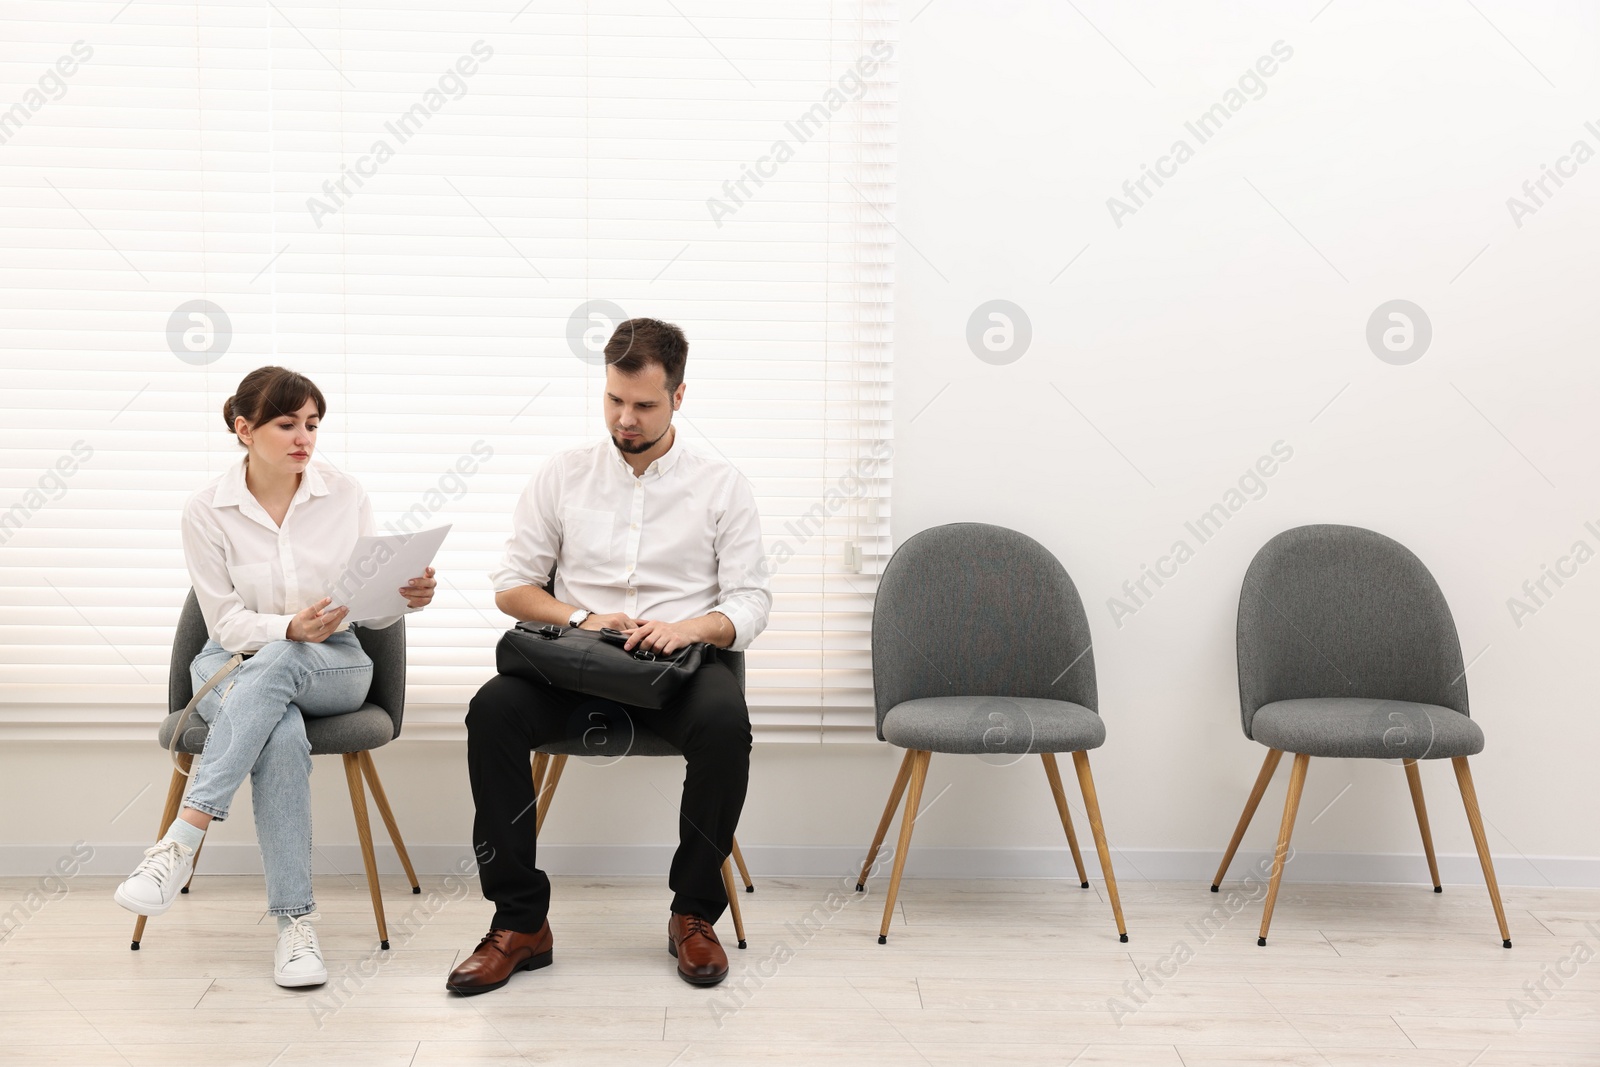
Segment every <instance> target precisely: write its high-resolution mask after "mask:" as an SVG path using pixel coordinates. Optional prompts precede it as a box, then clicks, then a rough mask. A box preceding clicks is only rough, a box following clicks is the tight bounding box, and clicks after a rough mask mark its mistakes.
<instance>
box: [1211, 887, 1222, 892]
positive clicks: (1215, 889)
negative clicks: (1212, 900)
mask: <svg viewBox="0 0 1600 1067" xmlns="http://www.w3.org/2000/svg"><path fill="white" fill-rule="evenodd" d="M1211 891H1212V892H1213V893H1216V892H1220V890H1218V889H1217V887H1216V886H1212V887H1211Z"/></svg>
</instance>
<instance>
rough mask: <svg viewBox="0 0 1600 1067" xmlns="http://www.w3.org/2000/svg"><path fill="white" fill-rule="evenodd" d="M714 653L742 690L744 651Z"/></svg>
mask: <svg viewBox="0 0 1600 1067" xmlns="http://www.w3.org/2000/svg"><path fill="white" fill-rule="evenodd" d="M544 591H545V592H546V593H549V594H550V595H551V596H555V595H556V568H555V567H554V566H552V567H551V568H550V580H549V581H548V582H546V583H545V584H544ZM716 655H717V662H718V663H725V664H727V666H728V669H729V670H730V671H732V672H733V677H734V680H735V681H737V682H738V683H739V692H741V693H742V692H744V653H743V652H732V651H729V650H728V649H726V648H719V649H717V653H716ZM180 706H181V705H180Z"/></svg>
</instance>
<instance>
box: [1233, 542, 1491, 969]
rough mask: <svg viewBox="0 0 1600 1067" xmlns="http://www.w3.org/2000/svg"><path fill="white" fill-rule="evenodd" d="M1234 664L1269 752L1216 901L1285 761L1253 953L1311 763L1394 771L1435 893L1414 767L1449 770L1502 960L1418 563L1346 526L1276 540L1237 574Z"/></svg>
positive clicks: (1454, 690) (1468, 779)
mask: <svg viewBox="0 0 1600 1067" xmlns="http://www.w3.org/2000/svg"><path fill="white" fill-rule="evenodd" d="M1238 652H1239V709H1240V713H1241V715H1242V718H1243V725H1244V735H1245V737H1247V738H1250V739H1251V740H1253V741H1258V742H1260V743H1261V744H1263V745H1265V746H1266V747H1267V758H1266V761H1265V762H1264V763H1263V764H1262V765H1261V772H1260V774H1258V775H1257V776H1256V783H1255V786H1254V787H1253V788H1252V789H1251V791H1250V796H1249V799H1248V800H1247V801H1246V802H1245V806H1244V814H1243V815H1241V816H1240V817H1239V825H1238V827H1237V828H1236V829H1235V830H1234V832H1233V840H1232V841H1230V842H1228V850H1227V853H1226V854H1225V855H1224V856H1223V857H1222V865H1221V866H1220V867H1218V868H1217V874H1216V877H1215V878H1213V879H1212V882H1211V891H1212V892H1213V893H1215V892H1217V891H1218V887H1219V886H1220V885H1221V884H1222V879H1223V876H1224V875H1225V874H1227V871H1228V864H1229V863H1231V862H1232V861H1233V854H1234V852H1235V851H1237V850H1238V848H1239V842H1240V840H1242V839H1243V837H1244V832H1245V829H1246V828H1247V827H1248V826H1249V825H1250V819H1251V817H1252V816H1254V815H1255V812H1256V806H1257V805H1258V804H1259V803H1260V802H1261V795H1262V793H1264V792H1265V791H1266V788H1267V783H1268V782H1270V781H1271V780H1272V774H1273V772H1274V771H1275V770H1277V767H1278V761H1279V759H1280V758H1282V756H1283V754H1284V753H1285V752H1293V753H1294V754H1295V756H1294V766H1293V769H1292V771H1291V772H1290V775H1289V793H1288V796H1287V798H1286V799H1285V801H1284V806H1283V823H1282V825H1281V826H1280V828H1279V830H1278V845H1277V849H1276V851H1275V853H1274V856H1273V863H1272V881H1271V884H1270V885H1269V887H1268V889H1267V899H1266V905H1265V908H1264V910H1263V911H1262V915H1261V933H1260V936H1259V937H1258V938H1257V939H1256V943H1257V944H1258V945H1265V944H1266V943H1267V927H1268V926H1269V925H1270V924H1271V922H1272V908H1273V904H1274V903H1275V902H1276V900H1277V897H1278V886H1279V884H1280V883H1281V882H1282V880H1283V868H1284V863H1285V860H1286V858H1287V856H1288V851H1289V836H1290V834H1291V832H1292V831H1293V830H1294V819H1295V814H1296V812H1297V811H1298V809H1299V806H1300V793H1301V790H1302V788H1303V787H1304V786H1305V780H1306V767H1307V765H1308V764H1309V763H1310V762H1311V757H1312V756H1333V757H1339V758H1345V759H1387V760H1399V761H1401V763H1402V764H1403V765H1404V767H1405V773H1406V781H1407V783H1408V785H1409V786H1410V791H1411V801H1412V806H1413V807H1414V808H1415V809H1416V813H1417V824H1418V826H1419V827H1420V828H1421V830H1422V848H1423V851H1424V853H1425V854H1426V855H1427V858H1428V873H1429V874H1430V875H1431V876H1432V878H1433V890H1434V892H1435V893H1439V892H1443V887H1442V885H1441V883H1440V881H1439V865H1438V863H1437V861H1436V860H1435V859H1434V855H1433V837H1432V835H1431V834H1430V833H1429V831H1428V811H1427V808H1426V807H1425V806H1424V804H1423V800H1422V779H1421V775H1420V773H1419V772H1418V769H1417V761H1418V760H1422V759H1449V760H1450V761H1451V762H1452V763H1453V764H1454V765H1455V773H1456V782H1457V784H1458V785H1459V786H1460V788H1461V799H1462V802H1463V804H1464V805H1465V807H1466V809H1467V822H1468V824H1469V825H1470V826H1471V828H1472V840H1473V842H1474V843H1475V844H1476V845H1477V849H1478V861H1479V862H1480V863H1481V864H1482V865H1483V876H1484V879H1485V881H1486V882H1487V883H1488V886H1489V900H1490V901H1491V902H1492V903H1493V904H1494V914H1495V918H1496V919H1497V920H1498V921H1499V923H1500V939H1501V942H1502V943H1503V944H1504V945H1505V947H1506V948H1510V947H1511V934H1510V932H1509V931H1508V930H1507V928H1506V913H1505V909H1504V908H1503V907H1502V906H1501V904H1500V887H1499V885H1498V884H1496V882H1495V877H1494V862H1493V860H1492V859H1491V858H1490V856H1489V842H1488V839H1487V838H1486V837H1485V836H1484V833H1483V819H1482V817H1481V816H1480V815H1479V813H1478V797H1477V793H1476V792H1475V791H1474V789H1473V787H1472V772H1471V771H1470V770H1469V769H1468V768H1467V757H1468V756H1473V755H1476V754H1477V753H1479V752H1481V751H1483V731H1482V730H1480V729H1479V728H1478V725H1477V723H1475V722H1473V721H1472V720H1471V719H1470V718H1468V715H1467V681H1466V668H1465V666H1463V664H1462V661H1461V642H1460V640H1459V639H1458V638H1457V636H1456V625H1455V620H1454V619H1453V618H1452V617H1451V615H1450V605H1449V604H1447V603H1445V599H1444V594H1443V593H1442V592H1440V590H1439V584H1438V583H1437V582H1435V581H1434V580H1433V575H1431V574H1429V573H1428V568H1427V567H1425V566H1423V564H1422V561H1421V560H1419V559H1418V558H1417V557H1416V556H1415V555H1413V554H1412V553H1411V552H1410V551H1409V550H1408V549H1407V548H1406V547H1405V546H1404V545H1402V544H1400V543H1399V542H1398V541H1394V540H1391V539H1390V538H1387V537H1384V536H1383V535H1382V534H1378V533H1374V532H1372V531H1371V530H1363V529H1361V528H1359V527H1355V526H1332V525H1319V526H1301V527H1297V528H1296V529H1293V530H1286V531H1284V532H1283V533H1281V534H1279V535H1278V536H1276V537H1274V538H1273V539H1272V540H1270V541H1268V542H1267V543H1266V544H1265V545H1264V546H1263V547H1262V549H1261V551H1260V552H1258V553H1256V557H1255V559H1254V560H1252V561H1251V562H1250V567H1249V569H1247V570H1246V571H1245V576H1244V585H1243V588H1242V589H1241V590H1240V593H1239V630H1238Z"/></svg>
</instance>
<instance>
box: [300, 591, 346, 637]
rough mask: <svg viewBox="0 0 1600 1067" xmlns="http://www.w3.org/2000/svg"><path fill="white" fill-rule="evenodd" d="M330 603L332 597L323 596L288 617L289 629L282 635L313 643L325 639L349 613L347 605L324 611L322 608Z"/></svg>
mask: <svg viewBox="0 0 1600 1067" xmlns="http://www.w3.org/2000/svg"><path fill="white" fill-rule="evenodd" d="M331 603H333V598H332V597H326V596H325V597H323V598H322V599H321V600H319V601H317V602H316V603H315V604H313V605H311V606H310V607H309V608H307V609H306V610H304V611H302V612H301V613H300V614H298V615H296V616H295V617H294V618H292V619H290V620H289V629H288V631H287V632H285V633H284V636H285V637H287V638H288V639H289V640H291V641H305V642H307V643H309V644H313V645H315V644H321V643H322V642H323V641H326V640H327V639H328V637H329V635H331V634H332V633H333V632H334V631H335V630H337V629H338V628H339V624H340V623H341V622H343V621H344V617H345V616H346V615H348V614H350V609H349V608H347V607H338V608H334V609H333V610H332V611H324V610H323V609H324V608H326V607H327V606H328V605H329V604H331Z"/></svg>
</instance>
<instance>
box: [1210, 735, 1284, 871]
mask: <svg viewBox="0 0 1600 1067" xmlns="http://www.w3.org/2000/svg"><path fill="white" fill-rule="evenodd" d="M1282 758H1283V750H1282V749H1278V748H1269V749H1267V758H1266V759H1265V760H1263V761H1262V763H1261V773H1260V774H1258V775H1256V784H1255V785H1254V786H1252V787H1251V788H1250V799H1249V800H1246V801H1245V802H1244V814H1243V815H1241V816H1239V825H1238V826H1236V827H1234V831H1233V840H1232V841H1229V842H1228V851H1227V852H1225V853H1223V854H1222V865H1221V866H1220V867H1218V868H1217V876H1216V877H1215V878H1213V879H1211V891H1212V892H1213V893H1216V892H1219V891H1220V890H1219V888H1218V887H1219V886H1221V885H1222V879H1223V877H1224V876H1225V875H1226V874H1227V873H1228V864H1230V863H1232V862H1233V854H1234V853H1235V852H1237V851H1239V842H1241V841H1243V840H1244V832H1245V831H1246V830H1248V829H1249V828H1250V820H1251V819H1253V818H1255V817H1256V808H1257V807H1258V806H1259V805H1260V804H1261V795H1262V794H1263V793H1265V792H1266V791H1267V784H1268V783H1269V782H1271V781H1272V776H1273V775H1274V774H1276V773H1277V770H1278V761H1279V760H1281V759H1282Z"/></svg>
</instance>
